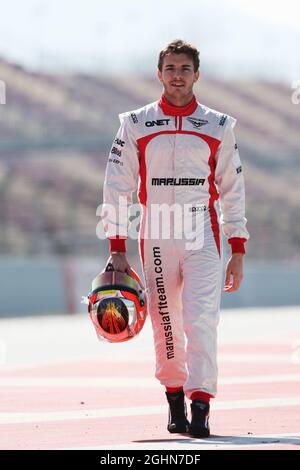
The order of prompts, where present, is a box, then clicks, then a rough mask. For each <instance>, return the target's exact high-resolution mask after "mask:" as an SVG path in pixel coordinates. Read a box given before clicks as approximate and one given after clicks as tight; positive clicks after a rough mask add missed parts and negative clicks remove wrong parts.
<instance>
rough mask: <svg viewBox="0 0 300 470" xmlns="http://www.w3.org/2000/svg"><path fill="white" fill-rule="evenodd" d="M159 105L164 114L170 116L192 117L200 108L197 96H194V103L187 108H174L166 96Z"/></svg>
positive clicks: (186, 106)
mask: <svg viewBox="0 0 300 470" xmlns="http://www.w3.org/2000/svg"><path fill="white" fill-rule="evenodd" d="M158 104H159V106H160V107H161V109H162V111H163V113H164V114H166V115H168V116H190V115H191V114H193V113H194V112H195V111H196V108H197V106H198V104H197V101H196V98H195V96H193V99H192V101H190V102H189V103H188V104H187V105H185V106H174V105H173V104H171V103H170V102H169V101H168V100H167V98H166V97H165V95H161V98H160V100H159V102H158Z"/></svg>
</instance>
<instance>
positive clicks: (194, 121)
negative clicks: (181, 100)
mask: <svg viewBox="0 0 300 470" xmlns="http://www.w3.org/2000/svg"><path fill="white" fill-rule="evenodd" d="M187 120H188V121H189V122H191V123H192V124H193V126H194V127H195V128H196V129H200V127H202V126H205V124H208V121H206V120H205V119H198V118H192V117H188V118H187Z"/></svg>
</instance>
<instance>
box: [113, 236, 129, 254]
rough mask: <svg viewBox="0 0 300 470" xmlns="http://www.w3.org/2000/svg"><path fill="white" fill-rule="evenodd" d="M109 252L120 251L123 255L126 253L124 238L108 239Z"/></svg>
mask: <svg viewBox="0 0 300 470" xmlns="http://www.w3.org/2000/svg"><path fill="white" fill-rule="evenodd" d="M109 243H110V251H111V252H112V251H121V252H123V253H125V252H126V238H119V237H118V236H117V237H116V238H110V239H109Z"/></svg>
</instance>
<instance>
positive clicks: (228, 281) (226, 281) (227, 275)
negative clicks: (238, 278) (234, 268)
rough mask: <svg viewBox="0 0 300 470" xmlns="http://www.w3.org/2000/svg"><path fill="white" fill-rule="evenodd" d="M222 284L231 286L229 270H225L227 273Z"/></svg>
mask: <svg viewBox="0 0 300 470" xmlns="http://www.w3.org/2000/svg"><path fill="white" fill-rule="evenodd" d="M224 284H225V286H229V285H231V271H230V270H229V269H227V271H226V276H225V281H224Z"/></svg>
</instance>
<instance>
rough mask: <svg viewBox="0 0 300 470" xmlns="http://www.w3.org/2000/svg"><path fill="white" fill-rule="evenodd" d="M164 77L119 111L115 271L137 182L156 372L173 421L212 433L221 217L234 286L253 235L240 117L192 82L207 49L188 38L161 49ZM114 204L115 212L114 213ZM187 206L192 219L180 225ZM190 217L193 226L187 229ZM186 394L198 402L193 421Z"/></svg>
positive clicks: (111, 182)
mask: <svg viewBox="0 0 300 470" xmlns="http://www.w3.org/2000/svg"><path fill="white" fill-rule="evenodd" d="M157 76H158V79H159V80H160V82H161V83H162V87H163V91H162V95H161V97H160V98H159V100H157V101H155V102H153V103H151V104H148V105H146V106H144V107H142V108H140V109H137V110H133V111H129V112H126V113H123V114H121V115H120V122H121V125H120V128H119V131H118V133H117V135H116V138H115V140H114V143H113V145H112V149H111V152H110V155H109V159H108V163H107V168H106V175H105V182H104V191H103V192H104V194H103V196H104V198H103V203H104V204H103V221H104V227H105V231H106V236H107V238H109V240H110V252H111V253H110V256H109V259H108V263H112V265H113V267H114V269H115V270H116V271H121V272H128V271H129V269H130V265H129V263H128V260H127V258H126V238H128V234H127V232H126V230H125V232H124V229H125V226H126V224H127V223H128V220H127V219H128V217H125V222H124V217H123V215H124V214H123V215H122V214H121V212H122V211H123V212H124V209H125V213H126V216H127V212H126V211H127V210H128V208H129V207H130V206H131V205H132V195H133V193H134V191H135V190H136V189H138V200H139V202H140V204H141V207H142V218H141V228H140V231H139V253H140V256H141V261H142V267H143V273H144V278H145V283H146V288H147V296H148V309H149V314H150V317H151V323H152V328H153V337H154V345H155V353H156V374H155V376H156V378H157V379H158V380H159V381H160V383H161V384H162V385H163V386H164V387H165V393H166V397H167V400H168V404H169V417H168V425H167V429H168V431H169V432H171V433H185V432H188V433H189V434H190V435H192V436H195V437H208V436H209V435H210V428H209V410H210V399H211V398H213V397H215V396H216V392H217V358H216V356H217V326H218V322H219V309H220V296H221V290H222V246H221V245H222V244H221V235H220V230H219V223H220V226H221V228H222V232H223V234H224V236H225V238H226V239H227V240H228V243H229V245H230V248H231V256H230V259H229V260H228V262H227V266H226V275H225V282H224V287H223V290H224V291H225V292H235V291H237V290H238V289H239V287H240V285H241V282H242V278H243V258H244V255H245V242H246V241H247V239H248V238H249V234H248V232H247V229H246V218H245V194H244V178H243V172H242V166H241V162H240V157H239V151H238V148H237V144H236V140H235V135H234V126H235V123H236V120H235V119H234V118H233V117H231V116H229V115H226V114H223V113H220V112H218V111H215V110H213V109H210V108H208V107H207V106H205V105H203V104H201V103H199V102H198V101H197V100H196V98H195V96H194V92H193V87H194V84H195V83H196V82H197V80H198V79H199V52H198V50H197V49H196V48H195V47H194V46H192V45H190V44H188V43H186V42H184V41H182V40H179V39H178V40H174V41H173V42H171V43H170V44H168V45H167V46H166V47H165V48H164V49H163V50H162V51H161V52H160V54H159V59H158V71H157ZM121 200H122V201H123V202H122V203H120V201H121ZM124 201H125V202H124ZM217 204H218V205H219V208H220V217H218V213H217V207H216V206H217ZM162 205H163V206H164V208H165V207H168V208H170V209H172V208H173V209H174V210H170V211H169V217H165V216H163V217H161V218H162V219H163V223H164V224H167V223H168V229H169V232H168V231H167V236H166V235H165V234H166V232H164V233H163V234H162V233H161V231H159V230H158V231H156V232H155V236H154V235H153V230H152V229H153V227H154V228H156V227H157V225H158V223H159V221H160V219H161V218H160V215H161V214H162V213H160V214H159V213H158V215H157V212H155V211H153V212H152V209H154V208H157V207H158V206H160V207H162ZM111 207H112V208H114V212H113V214H114V215H113V216H111V215H107V214H111V212H110V211H109V208H111ZM178 208H179V209H182V212H181V214H183V219H184V224H181V225H180V224H179V225H178V224H177V222H178V221H179V216H178V212H176V210H178ZM186 215H187V216H186ZM184 217H185V218H184ZM187 218H188V220H189V221H190V225H189V224H187V226H188V227H192V229H187V230H183V226H184V227H185V221H186V219H187ZM167 221H168V222H167ZM219 221H220V222H219ZM149 227H151V231H150V230H149ZM193 227H196V229H195V230H194V229H193ZM193 237H194V238H193ZM195 237H196V242H192V243H191V240H194V239H195ZM185 397H187V398H188V399H190V400H191V418H190V420H189V419H188V415H187V408H186V403H185Z"/></svg>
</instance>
